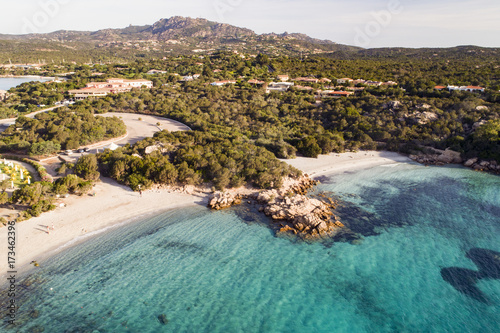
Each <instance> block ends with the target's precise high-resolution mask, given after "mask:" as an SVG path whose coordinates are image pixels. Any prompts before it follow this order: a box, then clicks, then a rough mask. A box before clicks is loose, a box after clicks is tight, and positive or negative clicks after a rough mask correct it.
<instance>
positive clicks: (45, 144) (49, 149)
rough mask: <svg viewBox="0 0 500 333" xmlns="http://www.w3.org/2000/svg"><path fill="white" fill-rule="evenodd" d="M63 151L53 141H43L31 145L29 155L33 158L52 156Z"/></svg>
mask: <svg viewBox="0 0 500 333" xmlns="http://www.w3.org/2000/svg"><path fill="white" fill-rule="evenodd" d="M59 150H61V145H60V144H59V143H54V142H52V141H42V142H37V143H34V144H32V145H31V147H30V149H29V151H28V154H29V155H31V156H41V155H51V154H53V153H55V152H58V151H59Z"/></svg>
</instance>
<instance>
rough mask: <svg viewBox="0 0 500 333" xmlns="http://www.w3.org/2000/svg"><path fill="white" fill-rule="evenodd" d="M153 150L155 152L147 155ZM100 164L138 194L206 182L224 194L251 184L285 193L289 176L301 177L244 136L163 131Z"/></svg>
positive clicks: (108, 153) (103, 155) (111, 153)
mask: <svg viewBox="0 0 500 333" xmlns="http://www.w3.org/2000/svg"><path fill="white" fill-rule="evenodd" d="M147 147H155V150H154V151H153V152H152V153H150V154H146V148H147ZM99 161H100V163H101V165H102V168H103V170H104V172H105V174H107V175H110V176H112V177H113V178H115V179H117V180H118V181H120V182H122V183H124V184H126V185H129V186H130V187H131V188H132V189H135V190H137V189H139V188H140V186H142V188H147V187H149V186H150V185H152V184H153V183H156V184H166V185H177V184H178V183H181V184H189V185H199V184H201V183H202V182H204V181H205V182H208V181H209V182H211V183H212V184H213V186H215V188H216V189H218V190H222V189H224V188H228V187H240V186H242V185H244V184H247V183H249V184H252V185H253V186H255V187H257V188H279V187H280V186H281V184H282V181H283V177H286V176H298V175H299V174H300V171H298V170H296V169H294V168H292V167H290V166H288V165H287V164H286V163H284V162H280V161H278V160H277V159H276V158H275V157H274V155H273V154H272V153H270V152H269V151H267V150H266V149H265V148H262V147H257V146H255V145H253V144H251V143H249V142H248V141H245V140H244V139H243V137H242V136H239V135H238V136H230V135H228V136H225V137H224V138H222V137H221V136H220V135H218V134H212V133H210V132H200V131H189V132H174V133H170V132H167V131H162V132H158V133H157V134H156V135H155V136H154V138H149V139H145V140H142V141H140V142H138V143H137V144H135V145H134V146H133V147H130V146H129V147H126V148H121V149H118V150H116V151H105V152H104V153H101V154H99Z"/></svg>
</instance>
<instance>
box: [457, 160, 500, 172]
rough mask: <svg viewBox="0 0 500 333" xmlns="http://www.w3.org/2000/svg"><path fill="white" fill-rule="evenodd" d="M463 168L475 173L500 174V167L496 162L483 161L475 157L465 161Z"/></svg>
mask: <svg viewBox="0 0 500 333" xmlns="http://www.w3.org/2000/svg"><path fill="white" fill-rule="evenodd" d="M464 166H466V167H468V168H472V169H474V170H477V171H487V172H494V173H500V165H499V164H498V163H497V161H484V160H480V159H479V158H477V157H474V158H471V159H468V160H467V161H465V163H464Z"/></svg>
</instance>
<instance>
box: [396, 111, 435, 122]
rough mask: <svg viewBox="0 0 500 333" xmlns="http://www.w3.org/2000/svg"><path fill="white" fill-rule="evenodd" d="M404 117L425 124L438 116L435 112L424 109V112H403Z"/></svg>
mask: <svg viewBox="0 0 500 333" xmlns="http://www.w3.org/2000/svg"><path fill="white" fill-rule="evenodd" d="M404 117H405V118H407V119H411V120H412V121H415V122H416V123H418V124H421V125H424V124H427V123H429V122H431V121H435V120H437V119H438V118H439V117H438V115H437V114H436V113H434V112H430V111H424V112H419V111H417V112H415V113H412V114H405V115H404Z"/></svg>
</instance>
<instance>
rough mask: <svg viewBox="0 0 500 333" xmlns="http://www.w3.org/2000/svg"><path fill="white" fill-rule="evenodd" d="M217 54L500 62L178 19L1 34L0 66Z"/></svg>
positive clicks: (479, 55) (492, 54)
mask: <svg viewBox="0 0 500 333" xmlns="http://www.w3.org/2000/svg"><path fill="white" fill-rule="evenodd" d="M217 51H238V52H243V53H247V54H254V55H256V54H258V53H264V54H268V55H270V56H283V55H288V56H301V57H308V56H320V57H330V58H334V59H393V60H429V59H431V60H436V59H438V60H443V59H445V60H457V59H471V60H474V59H476V60H492V61H494V60H495V59H498V54H499V52H500V49H498V48H482V47H477V46H459V47H454V48H420V49H411V48H376V49H362V48H359V47H354V46H348V45H342V44H337V43H335V42H332V41H329V40H320V39H316V38H312V37H310V36H307V35H305V34H300V33H288V32H285V33H281V34H277V33H267V34H261V35H259V34H256V33H255V32H253V31H252V30H250V29H246V28H241V27H236V26H233V25H229V24H224V23H218V22H213V21H209V20H206V19H202V18H196V19H194V18H188V17H180V16H175V17H171V18H168V19H161V20H159V21H158V22H155V23H154V24H152V25H145V26H129V27H126V28H122V29H103V30H99V31H94V32H91V31H67V30H59V31H55V32H52V33H48V34H28V35H1V34H0V63H8V62H9V60H10V61H12V62H14V63H34V62H37V63H39V62H42V63H44V62H45V63H51V62H53V63H60V62H63V61H66V62H68V61H74V62H89V61H91V62H108V63H109V62H120V61H122V62H123V61H133V60H137V59H161V58H163V57H164V56H168V55H171V56H178V55H189V54H212V53H214V52H217Z"/></svg>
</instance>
